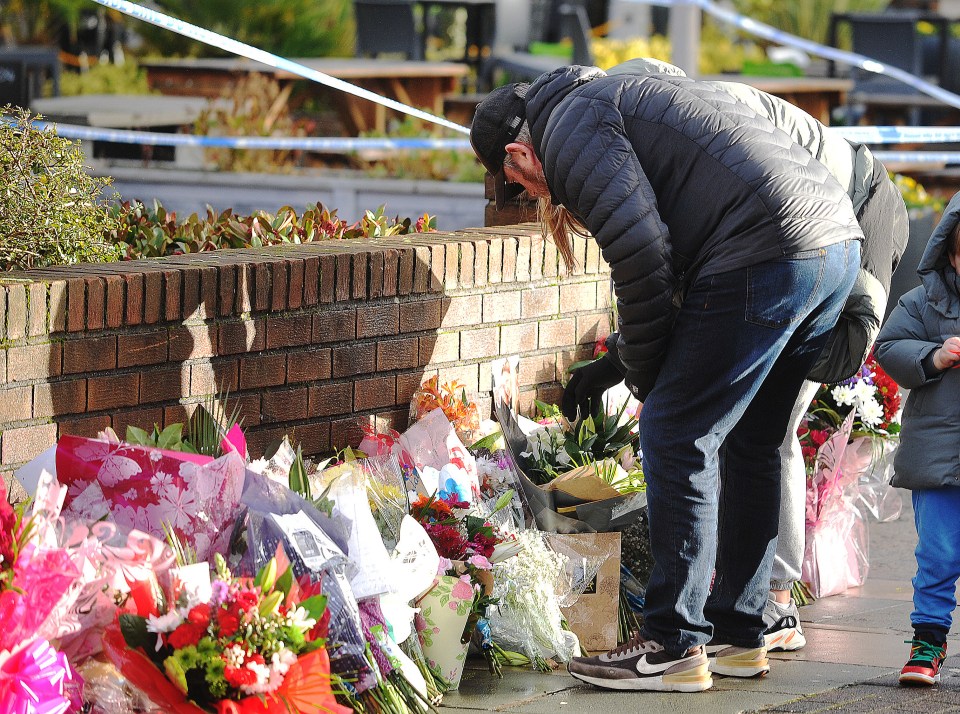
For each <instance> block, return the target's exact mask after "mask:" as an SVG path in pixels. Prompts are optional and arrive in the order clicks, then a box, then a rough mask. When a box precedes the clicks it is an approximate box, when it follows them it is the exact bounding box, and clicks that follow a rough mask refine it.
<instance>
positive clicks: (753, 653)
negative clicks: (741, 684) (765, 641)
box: [708, 648, 770, 678]
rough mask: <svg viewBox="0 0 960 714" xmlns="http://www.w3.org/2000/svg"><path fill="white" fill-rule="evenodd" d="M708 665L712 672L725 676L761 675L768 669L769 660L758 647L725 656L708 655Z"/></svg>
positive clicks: (746, 676)
mask: <svg viewBox="0 0 960 714" xmlns="http://www.w3.org/2000/svg"><path fill="white" fill-rule="evenodd" d="M708 666H709V667H710V671H711V672H713V673H714V674H722V675H724V676H726V677H742V678H749V677H763V676H765V675H766V674H767V673H768V672H769V671H770V660H768V659H767V655H766V652H765V651H763V650H762V649H760V648H757V649H754V650H747V651H745V652H741V653H740V654H734V655H729V656H727V657H718V656H714V657H710V659H709V663H708Z"/></svg>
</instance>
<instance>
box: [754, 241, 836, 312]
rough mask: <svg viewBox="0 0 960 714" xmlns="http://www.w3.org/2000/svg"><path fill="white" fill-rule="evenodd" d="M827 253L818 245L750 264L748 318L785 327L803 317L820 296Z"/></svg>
mask: <svg viewBox="0 0 960 714" xmlns="http://www.w3.org/2000/svg"><path fill="white" fill-rule="evenodd" d="M826 255H827V252H826V251H825V250H824V249H822V248H817V249H815V250H806V251H802V252H799V253H794V254H792V255H789V256H786V257H784V258H778V259H777V260H770V261H767V262H765V263H758V264H756V265H751V266H749V267H748V268H747V304H746V312H745V314H744V318H745V319H746V320H747V322H752V323H754V324H756V325H762V326H764V327H785V326H786V325H789V324H790V323H791V322H796V321H798V320H802V319H803V318H804V317H805V316H806V314H807V313H808V312H809V311H810V309H811V307H812V305H813V303H814V302H815V301H816V299H817V293H818V289H819V287H820V282H821V281H822V280H823V270H824V264H825V262H826Z"/></svg>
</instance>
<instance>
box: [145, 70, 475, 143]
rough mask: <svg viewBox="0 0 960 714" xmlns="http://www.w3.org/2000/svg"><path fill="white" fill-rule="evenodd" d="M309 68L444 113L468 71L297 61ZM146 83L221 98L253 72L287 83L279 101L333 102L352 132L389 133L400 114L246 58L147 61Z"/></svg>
mask: <svg viewBox="0 0 960 714" xmlns="http://www.w3.org/2000/svg"><path fill="white" fill-rule="evenodd" d="M293 61H295V62H297V63H298V64H302V65H305V66H306V67H309V68H310V69H313V70H316V71H318V72H323V73H324V74H328V75H330V76H331V77H335V78H337V79H342V80H344V81H346V82H350V83H351V84H356V85H357V86H359V87H362V88H364V89H367V90H369V91H371V92H374V93H376V94H379V95H381V96H384V97H388V98H390V99H395V100H397V101H399V102H403V103H404V104H408V105H411V106H413V107H416V108H419V109H427V110H428V111H431V112H434V113H437V114H439V113H440V112H442V111H443V97H444V95H447V94H450V93H452V92H454V91H455V90H456V89H457V88H458V87H459V84H460V82H461V80H462V79H463V77H465V76H466V75H467V74H469V71H470V70H469V68H468V67H467V66H466V65H463V64H458V63H456V62H420V61H410V60H377V59H365V58H328V57H324V58H311V59H298V60H293ZM141 66H142V67H143V68H144V69H145V70H146V72H147V82H148V83H149V85H150V87H151V88H152V89H154V90H157V91H160V92H162V93H164V94H175V95H182V94H190V95H198V96H204V97H221V96H223V95H224V94H225V93H229V92H230V91H231V88H232V87H233V86H235V85H236V83H237V82H238V81H240V80H241V79H243V78H244V77H245V76H247V75H249V74H251V73H261V74H267V75H270V76H272V77H274V78H275V79H276V80H277V81H278V82H280V83H281V84H282V85H283V93H282V94H281V96H280V98H279V99H278V101H283V102H286V101H287V100H288V99H289V97H290V94H291V91H292V89H293V85H294V84H298V86H302V88H303V89H304V94H306V95H309V96H314V97H318V98H321V99H322V101H324V102H329V103H330V104H332V105H333V106H334V107H335V108H336V109H337V111H338V112H339V114H340V118H341V120H342V121H343V124H344V126H345V129H346V130H347V133H349V134H351V135H353V136H356V135H358V134H359V133H360V132H363V131H369V130H371V129H375V130H377V131H379V132H385V131H386V128H387V120H388V118H389V117H393V116H397V113H396V112H393V111H392V110H389V109H387V108H386V107H384V106H383V105H381V104H376V103H374V102H371V101H369V100H368V99H361V98H359V97H356V96H354V95H352V94H349V93H347V92H344V91H341V90H335V89H331V88H329V87H326V86H324V85H320V84H318V83H316V82H308V81H307V80H306V79H304V78H303V77H301V76H300V75H297V74H293V73H292V72H288V71H286V70H280V69H276V68H274V67H269V66H267V65H264V64H261V63H259V62H254V61H253V60H249V59H246V58H236V59H230V58H226V59H182V60H162V61H153V62H143V63H142V64H141Z"/></svg>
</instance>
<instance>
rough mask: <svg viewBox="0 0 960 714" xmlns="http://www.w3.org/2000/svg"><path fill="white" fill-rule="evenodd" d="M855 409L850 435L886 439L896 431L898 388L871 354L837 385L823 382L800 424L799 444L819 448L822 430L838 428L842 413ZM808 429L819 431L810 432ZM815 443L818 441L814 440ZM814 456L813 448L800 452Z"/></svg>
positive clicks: (897, 432) (898, 411) (898, 404)
mask: <svg viewBox="0 0 960 714" xmlns="http://www.w3.org/2000/svg"><path fill="white" fill-rule="evenodd" d="M854 410H856V416H855V417H854V422H853V431H852V432H851V435H852V436H853V437H854V438H856V437H858V436H876V437H880V438H883V439H888V438H891V437H894V436H896V435H897V434H899V433H900V421H899V420H900V389H899V387H898V386H897V383H896V382H894V381H893V378H892V377H891V376H890V375H889V374H887V373H886V372H885V371H884V369H883V367H881V366H880V363H879V362H877V359H876V357H874V356H873V354H872V353H871V354H870V356H869V357H868V358H867V361H866V362H865V363H864V364H863V366H862V367H861V368H860V371H859V372H858V373H857V374H855V375H854V376H853V377H851V378H850V379H848V380H846V381H843V382H840V383H839V384H834V385H828V384H825V385H823V386H822V387H821V388H820V391H818V392H817V395H816V397H815V398H814V400H813V403H812V404H811V405H810V409H809V411H808V414H807V420H806V424H805V425H804V426H802V427H801V432H800V435H801V443H804V440H805V439H806V442H807V443H806V444H805V445H806V446H808V447H819V446H821V445H822V444H823V442H824V441H826V436H825V435H824V434H823V433H822V432H830V431H834V430H836V429H838V428H839V427H840V425H841V424H842V423H843V420H844V419H845V418H846V416H847V415H848V414H849V413H850V412H852V411H854ZM808 432H821V433H820V434H816V433H814V434H810V435H809V436H807V434H808ZM817 442H819V443H817ZM804 455H805V456H809V457H811V460H810V461H809V462H808V463H810V464H811V465H812V463H813V461H812V458H813V457H815V456H816V448H814V449H813V450H812V451H804Z"/></svg>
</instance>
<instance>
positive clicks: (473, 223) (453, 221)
mask: <svg viewBox="0 0 960 714" xmlns="http://www.w3.org/2000/svg"><path fill="white" fill-rule="evenodd" d="M97 173H99V174H100V175H109V176H112V177H113V188H114V189H116V190H117V192H118V193H119V194H120V196H121V197H122V198H124V199H135V198H136V199H140V200H142V201H143V202H144V203H149V202H150V201H151V200H152V199H154V198H156V199H158V200H159V201H160V203H162V204H163V206H164V208H166V209H167V210H168V211H176V212H177V213H179V214H182V215H189V214H191V213H195V212H196V213H203V212H205V211H206V207H207V204H210V205H211V206H213V207H214V209H216V210H218V211H222V210H224V209H226V208H233V209H234V213H237V214H240V215H249V214H250V213H253V212H254V211H258V210H265V211H268V212H270V213H273V212H275V211H276V210H277V209H278V208H280V207H281V206H292V207H293V208H295V209H296V210H297V211H300V210H302V209H303V208H304V207H306V206H308V205H312V204H314V203H316V202H318V201H319V202H321V203H322V204H323V205H324V206H327V207H328V208H336V209H337V215H338V216H340V217H341V218H343V219H344V220H347V221H350V222H353V221H356V220H358V219H359V218H360V217H361V216H362V215H363V211H365V210H373V209H376V208H377V207H378V206H381V205H385V206H386V213H387V214H388V215H390V216H400V217H402V218H416V217H417V216H419V215H422V214H424V213H429V214H430V215H433V216H436V217H437V227H438V228H440V229H441V230H445V231H451V230H462V229H464V228H476V227H481V226H483V221H484V207H485V206H486V203H487V201H486V199H485V198H484V195H483V184H480V183H453V182H447V181H414V180H407V179H373V178H368V177H366V176H363V175H362V174H359V173H357V172H352V171H328V172H325V173H323V174H316V175H291V174H250V173H227V172H214V171H181V170H176V169H149V168H148V169H145V168H143V167H136V168H133V167H118V166H110V167H108V168H103V169H101V170H99V171H98V172H97Z"/></svg>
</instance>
